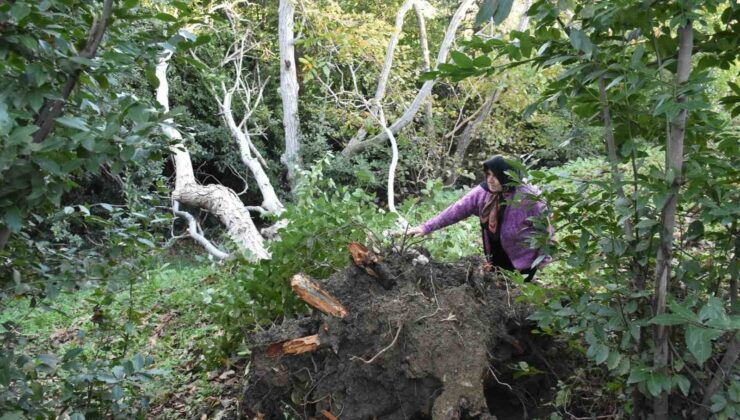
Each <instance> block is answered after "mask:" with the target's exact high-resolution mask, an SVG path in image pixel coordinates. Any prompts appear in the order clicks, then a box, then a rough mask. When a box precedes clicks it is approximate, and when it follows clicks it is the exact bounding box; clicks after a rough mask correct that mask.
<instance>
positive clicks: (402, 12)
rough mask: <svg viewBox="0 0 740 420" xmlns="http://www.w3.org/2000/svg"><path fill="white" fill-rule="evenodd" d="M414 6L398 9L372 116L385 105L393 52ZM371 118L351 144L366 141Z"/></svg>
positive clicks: (410, 2)
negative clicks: (408, 14)
mask: <svg viewBox="0 0 740 420" xmlns="http://www.w3.org/2000/svg"><path fill="white" fill-rule="evenodd" d="M414 4H416V0H406V1H405V2H403V4H402V5H401V7H400V8H399V9H398V12H397V13H396V25H395V27H394V29H393V33H392V34H391V38H390V40H389V41H388V47H387V48H386V51H385V60H384V61H383V69H382V70H381V71H380V76H379V77H378V87H377V88H376V90H375V99H374V100H373V102H372V106H373V108H372V109H371V110H370V113H371V114H374V115H377V114H378V108H377V107H379V106H380V104H382V103H383V98H384V97H385V90H386V87H387V86H388V78H389V77H390V74H391V68H392V67H393V51H394V50H395V49H396V45H397V44H398V37H399V36H400V35H401V31H402V30H403V20H404V18H405V17H406V13H407V12H408V11H409V9H411V6H412V5H414ZM370 118H372V115H371V116H370V117H368V119H366V120H365V124H363V125H362V126H361V127H360V129H359V130H358V131H357V134H355V136H354V137H353V138H352V139H351V140H350V143H356V142H360V141H362V140H364V139H365V137H367V130H366V129H365V126H366V124H367V123H368V122H369V121H368V120H369V119H370Z"/></svg>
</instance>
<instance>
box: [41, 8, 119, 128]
mask: <svg viewBox="0 0 740 420" xmlns="http://www.w3.org/2000/svg"><path fill="white" fill-rule="evenodd" d="M112 11H113V0H106V1H105V3H103V14H102V15H101V16H100V18H96V19H94V20H93V24H92V28H91V29H90V34H89V35H88V37H87V43H86V44H85V47H84V48H83V49H82V51H81V52H80V55H79V56H80V57H82V58H87V59H91V58H93V57H95V54H96V53H97V51H98V47H99V46H100V42H101V41H102V40H103V35H104V34H105V30H106V29H107V27H108V20H109V19H110V15H111V12H112ZM80 73H82V69H80V68H77V69H76V70H74V71H73V72H72V74H70V75H69V77H68V78H67V81H66V82H64V86H63V87H62V92H61V95H60V98H58V99H52V100H48V99H47V100H45V101H44V106H43V108H42V109H41V112H40V113H39V115H38V117H36V121H35V123H34V124H36V125H37V126H38V127H39V129H38V131H36V132H35V133H34V134H33V142H34V143H41V142H42V141H44V139H46V137H47V136H48V135H49V133H51V130H52V128H54V122H55V121H56V119H57V118H59V116H60V115H62V111H63V110H64V105H65V104H66V103H67V99H68V98H69V95H71V94H72V90H73V89H74V87H75V85H76V84H77V79H78V78H79V77H80Z"/></svg>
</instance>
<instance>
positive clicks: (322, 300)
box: [290, 273, 348, 318]
mask: <svg viewBox="0 0 740 420" xmlns="http://www.w3.org/2000/svg"><path fill="white" fill-rule="evenodd" d="M290 287H291V288H292V289H293V292H295V294H297V295H298V297H299V298H301V300H303V301H304V302H306V303H308V304H309V305H311V306H313V307H314V308H316V309H318V310H320V311H321V312H323V313H325V314H327V315H333V316H336V317H338V318H344V317H345V316H347V314H348V312H347V309H346V308H345V307H344V306H343V305H342V304H341V303H340V302H339V300H337V298H335V297H334V296H332V295H331V294H330V293H329V292H327V291H326V290H324V289H322V288H321V286H319V284H318V283H316V282H315V281H313V280H311V278H310V277H308V276H307V275H305V274H303V273H298V274H296V275H294V276H293V278H292V279H291V280H290Z"/></svg>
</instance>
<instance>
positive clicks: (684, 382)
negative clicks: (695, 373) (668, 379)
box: [673, 375, 691, 397]
mask: <svg viewBox="0 0 740 420" xmlns="http://www.w3.org/2000/svg"><path fill="white" fill-rule="evenodd" d="M673 383H674V384H676V385H677V386H678V389H680V390H681V393H682V394H683V395H684V397H688V396H689V388H690V387H691V382H690V381H689V379H688V378H687V377H685V376H683V375H673Z"/></svg>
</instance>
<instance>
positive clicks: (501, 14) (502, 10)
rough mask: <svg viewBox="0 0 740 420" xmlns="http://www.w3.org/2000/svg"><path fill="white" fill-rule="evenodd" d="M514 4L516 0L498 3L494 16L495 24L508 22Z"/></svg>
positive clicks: (503, 0)
mask: <svg viewBox="0 0 740 420" xmlns="http://www.w3.org/2000/svg"><path fill="white" fill-rule="evenodd" d="M513 4H514V0H500V1H499V2H498V7H497V8H496V13H494V15H493V22H494V23H495V24H496V25H500V24H501V23H502V22H503V21H505V20H506V18H507V17H509V13H511V6H512V5H513Z"/></svg>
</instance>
